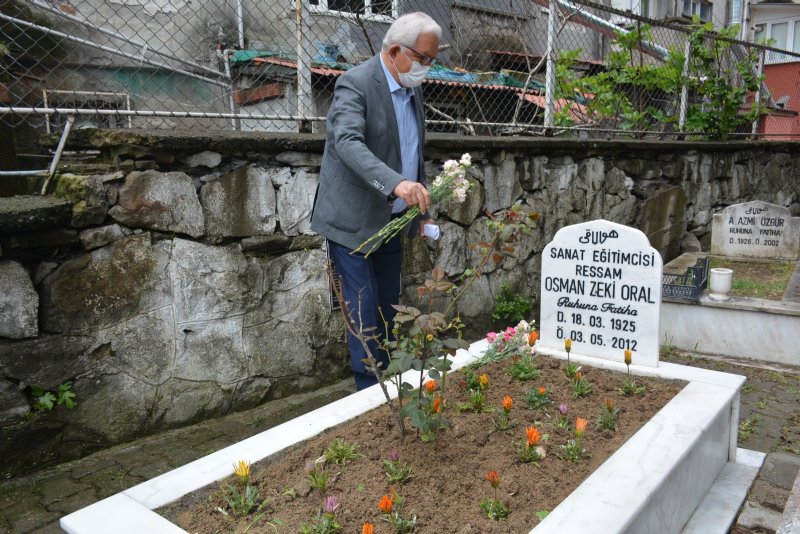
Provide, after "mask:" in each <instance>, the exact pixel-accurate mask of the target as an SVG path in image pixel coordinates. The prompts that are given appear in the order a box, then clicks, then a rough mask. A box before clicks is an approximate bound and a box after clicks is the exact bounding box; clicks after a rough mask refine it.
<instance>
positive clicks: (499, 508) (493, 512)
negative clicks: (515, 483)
mask: <svg viewBox="0 0 800 534" xmlns="http://www.w3.org/2000/svg"><path fill="white" fill-rule="evenodd" d="M481 510H483V513H484V514H486V517H488V518H489V519H494V520H495V521H499V520H501V519H505V518H506V517H508V514H510V513H511V509H510V508H509V507H508V506H507V505H506V503H504V502H503V501H501V500H499V499H483V500H482V501H481Z"/></svg>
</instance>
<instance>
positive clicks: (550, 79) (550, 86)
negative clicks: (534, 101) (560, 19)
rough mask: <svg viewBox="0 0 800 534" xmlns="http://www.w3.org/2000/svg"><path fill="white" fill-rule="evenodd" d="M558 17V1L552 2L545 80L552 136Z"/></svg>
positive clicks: (548, 129) (546, 122)
mask: <svg viewBox="0 0 800 534" xmlns="http://www.w3.org/2000/svg"><path fill="white" fill-rule="evenodd" d="M557 16H558V0H550V12H549V13H548V15H547V74H546V78H545V89H544V91H545V94H544V100H545V107H544V127H545V128H546V130H545V133H546V135H552V133H553V132H552V128H553V123H554V122H555V121H554V115H555V106H554V104H553V102H554V100H555V99H554V97H555V90H556V60H555V54H556V51H555V43H556V31H557V30H556V17H557Z"/></svg>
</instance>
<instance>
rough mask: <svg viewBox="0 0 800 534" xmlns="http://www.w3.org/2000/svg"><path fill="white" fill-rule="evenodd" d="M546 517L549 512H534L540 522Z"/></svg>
mask: <svg viewBox="0 0 800 534" xmlns="http://www.w3.org/2000/svg"><path fill="white" fill-rule="evenodd" d="M548 515H550V510H539V511H538V512H536V519H538V520H539V521H541V520H542V519H544V518H545V517H547V516H548Z"/></svg>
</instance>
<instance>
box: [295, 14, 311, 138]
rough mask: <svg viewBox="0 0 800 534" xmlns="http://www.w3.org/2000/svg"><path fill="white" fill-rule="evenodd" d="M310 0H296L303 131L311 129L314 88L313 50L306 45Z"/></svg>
mask: <svg viewBox="0 0 800 534" xmlns="http://www.w3.org/2000/svg"><path fill="white" fill-rule="evenodd" d="M307 3H308V0H295V8H296V9H295V14H296V23H295V27H296V39H297V116H298V117H300V120H299V122H298V130H299V131H300V132H301V133H308V132H310V131H311V123H310V122H309V121H308V120H307V118H308V117H310V116H311V108H312V98H313V96H312V92H311V91H312V89H311V52H310V50H309V48H308V46H306V39H307V37H306V36H307V35H310V33H309V32H310V29H309V25H308V12H307V10H306V7H307Z"/></svg>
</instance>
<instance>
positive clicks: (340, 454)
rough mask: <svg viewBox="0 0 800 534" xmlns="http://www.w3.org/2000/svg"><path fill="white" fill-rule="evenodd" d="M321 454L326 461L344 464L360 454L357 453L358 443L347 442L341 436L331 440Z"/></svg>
mask: <svg viewBox="0 0 800 534" xmlns="http://www.w3.org/2000/svg"><path fill="white" fill-rule="evenodd" d="M322 456H323V457H324V458H325V461H326V462H333V463H335V464H340V465H344V464H346V463H347V462H350V461H352V460H355V459H356V458H358V457H360V456H361V454H359V453H358V445H356V444H355V443H350V442H347V441H345V440H343V439H342V438H336V439H335V440H333V443H331V444H330V445H329V446H328V448H327V449H325V452H323V453H322Z"/></svg>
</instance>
